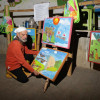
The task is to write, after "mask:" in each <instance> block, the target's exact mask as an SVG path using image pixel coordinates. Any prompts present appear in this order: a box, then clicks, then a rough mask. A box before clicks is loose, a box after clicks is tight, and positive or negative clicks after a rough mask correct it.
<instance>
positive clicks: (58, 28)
mask: <svg viewBox="0 0 100 100" xmlns="http://www.w3.org/2000/svg"><path fill="white" fill-rule="evenodd" d="M72 25H73V18H71V17H53V18H47V19H45V20H44V26H43V34H42V43H44V44H49V45H54V46H57V47H62V48H66V49H69V48H70V41H71V33H72Z"/></svg>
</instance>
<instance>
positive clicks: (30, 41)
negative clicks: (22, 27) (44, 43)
mask: <svg viewBox="0 0 100 100" xmlns="http://www.w3.org/2000/svg"><path fill="white" fill-rule="evenodd" d="M15 29H16V28H14V29H13V31H12V32H11V41H12V40H13V39H14V38H15V36H16V33H15V32H14V31H15ZM27 30H28V38H27V43H26V44H27V46H28V48H29V49H32V50H36V29H35V28H27Z"/></svg>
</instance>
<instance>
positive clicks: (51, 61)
mask: <svg viewBox="0 0 100 100" xmlns="http://www.w3.org/2000/svg"><path fill="white" fill-rule="evenodd" d="M67 57H68V53H67V52H62V51H57V50H53V49H50V48H45V47H42V48H41V50H40V52H39V54H38V55H37V57H36V58H35V59H34V61H33V62H32V67H33V69H34V70H37V71H38V72H39V73H40V74H41V75H43V76H44V77H46V78H48V79H50V80H52V81H55V79H56V77H57V76H58V74H59V72H60V70H61V68H62V67H63V65H64V63H65V60H66V59H67Z"/></svg>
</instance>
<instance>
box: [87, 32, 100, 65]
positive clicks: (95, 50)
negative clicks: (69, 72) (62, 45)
mask: <svg viewBox="0 0 100 100" xmlns="http://www.w3.org/2000/svg"><path fill="white" fill-rule="evenodd" d="M88 61H90V62H93V63H98V64H100V31H92V32H91V36H90V45H89V54H88Z"/></svg>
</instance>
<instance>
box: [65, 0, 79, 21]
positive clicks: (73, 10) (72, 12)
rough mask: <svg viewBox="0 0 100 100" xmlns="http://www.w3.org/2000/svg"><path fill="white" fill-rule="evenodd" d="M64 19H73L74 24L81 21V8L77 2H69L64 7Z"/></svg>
mask: <svg viewBox="0 0 100 100" xmlns="http://www.w3.org/2000/svg"><path fill="white" fill-rule="evenodd" d="M64 17H73V19H74V23H78V22H79V21H80V15H79V6H78V3H77V0H69V1H67V3H66V4H65V7H64Z"/></svg>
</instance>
